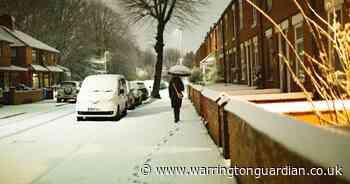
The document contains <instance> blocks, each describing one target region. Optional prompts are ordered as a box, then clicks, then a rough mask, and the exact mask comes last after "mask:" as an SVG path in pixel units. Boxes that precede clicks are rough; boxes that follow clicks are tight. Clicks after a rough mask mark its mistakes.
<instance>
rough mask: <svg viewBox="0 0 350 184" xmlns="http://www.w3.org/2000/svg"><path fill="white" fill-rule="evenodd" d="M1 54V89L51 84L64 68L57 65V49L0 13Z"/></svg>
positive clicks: (47, 85) (35, 87) (46, 86)
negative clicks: (22, 30) (22, 85)
mask: <svg viewBox="0 0 350 184" xmlns="http://www.w3.org/2000/svg"><path fill="white" fill-rule="evenodd" d="M0 35H3V37H6V38H7V40H5V41H2V44H1V45H2V48H3V49H2V50H3V57H2V58H1V60H0V66H2V67H0V81H1V82H0V84H2V86H0V87H2V88H3V89H4V91H5V92H9V91H10V88H11V87H15V86H17V85H18V84H25V85H26V86H28V87H31V88H32V89H42V88H51V87H52V86H54V85H56V84H57V83H58V82H59V81H60V78H61V75H62V73H63V72H65V68H63V67H61V66H60V65H58V59H59V54H60V52H59V51H58V50H57V49H55V48H53V47H51V46H49V45H47V44H45V43H43V42H41V41H39V40H37V39H35V38H33V37H31V36H30V35H28V34H26V33H23V32H21V31H19V30H17V29H16V28H15V19H14V18H13V17H12V16H9V15H2V16H0Z"/></svg>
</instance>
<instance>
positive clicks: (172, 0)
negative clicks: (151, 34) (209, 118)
mask: <svg viewBox="0 0 350 184" xmlns="http://www.w3.org/2000/svg"><path fill="white" fill-rule="evenodd" d="M119 2H120V4H121V5H122V6H123V7H124V8H125V9H126V10H127V13H128V14H129V17H130V18H131V19H132V20H133V21H135V22H138V21H141V20H144V19H151V20H155V21H156V23H157V35H156V44H155V46H154V49H155V51H156V53H157V63H156V66H155V75H154V84H153V90H152V94H151V95H152V97H154V98H160V95H159V89H160V81H161V78H162V68H163V50H164V36H163V35H164V31H165V28H166V26H167V24H168V23H169V22H172V23H175V24H179V25H181V26H184V25H186V24H188V23H190V22H193V21H195V20H196V19H198V17H197V15H198V13H199V10H200V8H201V7H202V6H204V5H206V4H207V3H208V0H119Z"/></svg>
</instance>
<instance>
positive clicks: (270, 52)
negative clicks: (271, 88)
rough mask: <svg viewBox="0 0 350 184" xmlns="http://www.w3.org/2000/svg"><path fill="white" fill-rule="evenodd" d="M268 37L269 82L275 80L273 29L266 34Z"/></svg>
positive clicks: (267, 76)
mask: <svg viewBox="0 0 350 184" xmlns="http://www.w3.org/2000/svg"><path fill="white" fill-rule="evenodd" d="M265 36H266V42H267V48H268V49H267V52H268V53H267V63H266V70H267V71H266V72H265V73H266V79H267V80H269V81H272V80H273V62H274V58H273V54H274V49H273V47H274V45H273V38H272V29H269V30H267V31H266V32H265Z"/></svg>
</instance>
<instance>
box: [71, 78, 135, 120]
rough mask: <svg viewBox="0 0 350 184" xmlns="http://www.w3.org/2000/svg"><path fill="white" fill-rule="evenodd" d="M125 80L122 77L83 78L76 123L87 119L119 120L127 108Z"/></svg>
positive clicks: (77, 105)
mask: <svg viewBox="0 0 350 184" xmlns="http://www.w3.org/2000/svg"><path fill="white" fill-rule="evenodd" d="M127 94H128V91H127V86H126V80H125V78H124V76H122V75H92V76H88V77H86V78H85V80H84V81H83V84H82V86H81V88H80V92H79V94H78V98H77V104H76V114H77V121H81V120H84V119H86V118H89V117H95V118H98V117H110V118H113V119H114V120H119V119H120V118H121V116H122V115H126V113H127V108H128V96H127Z"/></svg>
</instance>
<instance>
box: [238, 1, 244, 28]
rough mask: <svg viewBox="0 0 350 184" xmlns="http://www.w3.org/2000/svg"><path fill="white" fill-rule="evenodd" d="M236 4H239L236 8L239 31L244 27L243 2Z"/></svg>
mask: <svg viewBox="0 0 350 184" xmlns="http://www.w3.org/2000/svg"><path fill="white" fill-rule="evenodd" d="M238 3H239V8H238V9H239V29H240V30H241V29H243V27H244V23H243V21H244V17H243V0H239V1H238Z"/></svg>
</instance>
